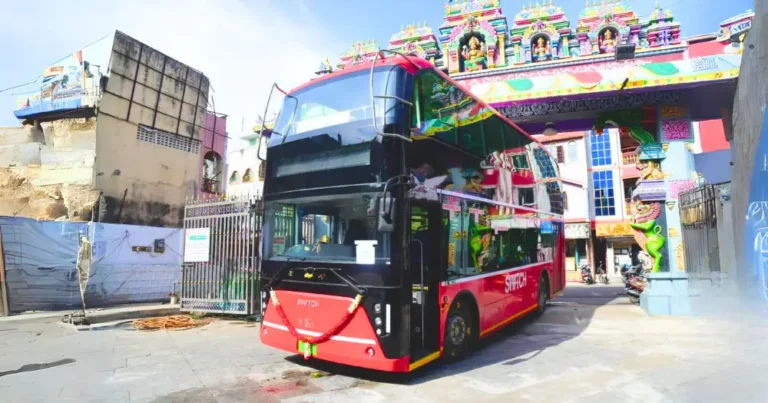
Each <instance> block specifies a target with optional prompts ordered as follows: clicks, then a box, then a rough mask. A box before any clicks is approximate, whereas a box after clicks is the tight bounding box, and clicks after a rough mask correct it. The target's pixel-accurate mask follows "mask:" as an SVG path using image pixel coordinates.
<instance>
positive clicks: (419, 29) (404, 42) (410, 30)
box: [389, 22, 442, 64]
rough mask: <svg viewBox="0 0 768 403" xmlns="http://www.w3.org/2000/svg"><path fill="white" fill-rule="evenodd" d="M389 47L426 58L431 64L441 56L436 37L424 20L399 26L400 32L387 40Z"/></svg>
mask: <svg viewBox="0 0 768 403" xmlns="http://www.w3.org/2000/svg"><path fill="white" fill-rule="evenodd" d="M389 49H391V50H394V51H398V52H400V53H405V54H409V55H415V56H418V57H420V58H422V59H427V60H429V61H431V62H432V63H433V64H434V63H435V60H436V59H440V58H441V57H442V52H441V50H440V46H438V44H437V37H435V33H434V32H432V28H430V27H428V26H427V23H426V22H424V24H415V25H414V24H412V25H408V26H407V27H400V32H398V33H396V34H394V35H392V38H391V39H390V40H389Z"/></svg>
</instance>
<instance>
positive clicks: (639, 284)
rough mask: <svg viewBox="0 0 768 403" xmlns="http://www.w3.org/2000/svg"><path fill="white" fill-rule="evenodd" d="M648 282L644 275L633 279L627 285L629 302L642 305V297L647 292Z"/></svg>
mask: <svg viewBox="0 0 768 403" xmlns="http://www.w3.org/2000/svg"><path fill="white" fill-rule="evenodd" d="M646 284H647V283H646V280H645V276H644V275H639V276H635V277H633V278H631V279H630V280H629V281H628V282H627V284H626V290H627V296H628V297H629V302H631V303H633V304H635V305H640V295H641V294H642V293H643V291H644V290H645V285H646Z"/></svg>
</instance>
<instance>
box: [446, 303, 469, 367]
mask: <svg viewBox="0 0 768 403" xmlns="http://www.w3.org/2000/svg"><path fill="white" fill-rule="evenodd" d="M473 321H474V315H472V312H471V310H470V304H468V303H466V302H464V301H461V300H459V301H456V302H454V303H453V306H451V309H450V311H448V318H447V319H446V321H445V339H444V340H445V341H444V343H443V346H444V349H445V357H446V359H447V360H448V361H459V360H461V359H463V358H464V357H466V355H467V353H468V352H469V350H470V349H471V347H472V343H473V341H474V339H475V334H474V329H475V327H474V322H473Z"/></svg>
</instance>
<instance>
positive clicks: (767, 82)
mask: <svg viewBox="0 0 768 403" xmlns="http://www.w3.org/2000/svg"><path fill="white" fill-rule="evenodd" d="M766 100H768V2H765V1H755V18H754V20H753V25H752V29H751V30H750V31H749V35H747V38H746V41H745V43H744V54H743V57H742V61H741V70H740V71H739V84H738V89H737V91H736V98H735V101H734V107H733V142H732V143H731V150H732V153H733V171H732V175H731V177H732V182H731V200H732V203H733V204H732V207H733V217H734V220H733V236H734V240H735V244H736V247H737V248H738V249H737V252H738V253H736V257H737V259H738V260H737V265H736V267H737V268H738V270H739V273H738V278H739V282H740V283H741V285H742V286H743V287H744V289H745V290H749V289H752V290H754V291H757V287H756V286H757V285H756V284H752V283H750V278H751V273H752V271H753V270H754V267H749V265H748V264H747V263H746V262H747V256H745V253H744V252H745V249H743V246H744V245H745V242H746V243H747V244H750V245H751V244H752V242H751V241H752V240H749V239H744V230H745V228H744V227H745V222H746V220H745V217H746V216H747V207H748V206H747V204H748V201H749V192H750V182H751V175H752V169H753V166H754V164H756V163H759V164H762V163H763V159H762V158H760V159H756V158H755V154H756V150H757V149H758V148H759V144H760V136H761V131H762V130H763V124H764V122H763V121H764V113H765V110H766ZM727 133H728V130H727V128H726V134H727Z"/></svg>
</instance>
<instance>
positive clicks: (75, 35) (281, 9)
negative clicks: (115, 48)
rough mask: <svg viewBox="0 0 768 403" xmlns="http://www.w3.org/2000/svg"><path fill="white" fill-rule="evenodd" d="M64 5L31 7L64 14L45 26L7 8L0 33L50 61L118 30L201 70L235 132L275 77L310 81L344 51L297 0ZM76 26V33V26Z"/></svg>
mask: <svg viewBox="0 0 768 403" xmlns="http://www.w3.org/2000/svg"><path fill="white" fill-rule="evenodd" d="M13 3H16V4H19V2H12V4H13ZM67 4H68V3H66V2H64V3H62V2H59V1H48V0H46V1H44V2H42V4H39V5H38V6H36V9H39V10H46V12H45V14H47V15H49V16H62V15H69V17H67V18H60V17H54V18H48V19H46V20H45V24H44V28H43V29H41V27H40V26H39V25H38V24H32V23H30V21H29V20H28V19H27V18H28V17H29V15H30V14H29V13H30V10H29V8H28V6H25V7H20V6H13V5H12V6H11V7H10V8H9V9H6V10H4V11H3V14H4V16H3V17H0V20H3V21H0V22H4V23H7V24H8V25H5V28H0V36H3V37H6V38H7V37H8V36H7V35H3V34H4V33H10V32H14V37H20V38H23V41H24V43H25V45H26V46H25V47H26V49H28V51H30V49H35V52H36V54H38V55H39V53H40V52H43V51H44V52H45V53H46V58H47V59H49V61H48V62H46V63H50V62H53V61H54V60H55V59H56V58H59V57H61V56H63V55H65V54H67V53H70V52H73V51H75V50H77V48H78V46H84V45H86V44H88V43H89V42H91V41H93V40H95V39H98V38H99V37H101V36H103V35H104V34H106V33H109V32H112V31H114V30H115V29H117V30H120V31H122V32H124V33H126V34H128V35H129V36H132V37H134V38H136V39H138V40H139V41H141V42H144V43H146V44H147V45H149V46H151V47H153V48H155V49H157V50H159V51H161V52H163V53H165V54H166V55H168V56H171V57H173V58H174V59H177V60H179V61H180V62H182V63H185V64H187V65H189V66H191V67H193V68H195V69H198V70H200V71H202V72H203V73H204V74H206V75H207V76H208V77H209V78H210V80H211V85H212V87H213V89H214V92H213V100H214V102H215V106H216V111H217V112H220V113H225V114H227V115H229V116H230V117H229V118H228V120H229V124H228V129H229V131H230V133H231V135H233V136H237V135H238V134H239V131H240V128H241V122H242V120H243V118H245V119H246V122H245V125H244V126H245V127H244V129H245V131H246V132H247V131H249V129H250V127H251V126H252V125H253V121H254V119H255V117H256V115H257V114H258V115H261V114H263V112H264V105H265V103H266V100H267V96H268V93H269V89H270V86H271V85H272V83H273V82H277V83H279V84H280V85H281V87H283V88H286V89H290V88H293V87H295V86H297V85H299V84H301V83H303V82H305V81H307V80H308V79H310V78H311V77H312V73H313V72H314V70H315V68H316V67H317V66H318V65H319V63H320V62H321V61H322V60H324V59H325V58H326V57H327V56H329V55H336V54H338V53H340V52H341V51H342V50H343V49H344V48H345V47H344V45H342V41H339V40H337V39H336V38H332V37H329V33H328V32H327V31H326V30H324V29H323V28H322V27H321V26H320V25H319V24H318V23H317V21H316V20H314V18H313V17H312V13H311V12H310V11H309V8H308V7H307V5H306V4H305V3H304V1H302V0H282V1H276V0H255V1H249V2H246V1H238V0H216V1H214V0H210V1H206V0H134V1H131V2H104V1H93V0H83V1H80V2H78V6H77V11H76V12H75V11H74V10H72V9H70V8H69V6H68V5H67ZM14 14H15V16H16V17H15V18H14ZM73 25H77V26H78V28H79V30H78V31H73ZM3 31H5V32H3ZM62 36H67V37H68V38H61V37H62ZM73 41H76V43H78V45H73V44H72V42H73ZM3 47H4V45H2V44H0V52H2V53H5V54H8V53H6V52H5V50H6V49H3ZM44 67H45V65H44V64H41V65H39V66H36V67H35V70H34V71H30V72H27V73H26V74H25V76H29V77H33V76H34V75H35V74H37V73H36V72H42V70H43V68H44ZM102 70H105V69H102ZM0 73H1V71H0ZM273 109H274V108H270V111H272V110H273ZM2 113H4V114H5V113H6V112H5V111H2ZM8 113H10V111H9V112H8ZM0 121H5V120H4V119H0Z"/></svg>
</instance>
